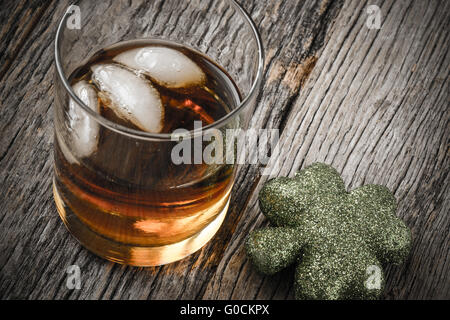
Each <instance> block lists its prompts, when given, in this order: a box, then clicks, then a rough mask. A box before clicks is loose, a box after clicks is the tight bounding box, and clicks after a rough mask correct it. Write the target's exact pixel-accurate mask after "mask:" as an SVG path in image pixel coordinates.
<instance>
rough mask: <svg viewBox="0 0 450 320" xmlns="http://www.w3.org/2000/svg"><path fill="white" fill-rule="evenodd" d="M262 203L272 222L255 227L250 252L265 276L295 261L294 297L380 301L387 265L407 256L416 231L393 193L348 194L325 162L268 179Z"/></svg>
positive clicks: (368, 189) (373, 189) (377, 189)
mask: <svg viewBox="0 0 450 320" xmlns="http://www.w3.org/2000/svg"><path fill="white" fill-rule="evenodd" d="M259 201H260V207H261V210H262V212H263V213H264V215H265V216H266V217H267V218H268V219H269V221H270V222H271V223H272V224H273V225H274V226H275V227H269V228H265V229H261V230H257V231H254V232H252V233H251V234H250V236H249V237H248V239H247V241H246V245H245V247H246V251H247V255H248V257H249V258H250V260H251V261H252V263H253V264H254V266H255V267H256V268H257V270H258V271H260V272H261V273H264V274H274V273H277V272H279V271H281V270H282V269H284V268H285V267H287V266H288V265H290V264H292V263H294V262H297V266H296V270H295V295H296V298H297V299H333V300H334V299H376V298H377V297H379V296H380V294H381V293H382V291H383V287H384V282H385V281H384V276H383V272H382V265H385V264H387V263H395V264H398V263H401V262H402V261H403V260H404V259H405V258H406V256H407V255H408V253H409V249H410V243H411V233H410V230H409V229H408V228H407V227H406V225H405V224H404V223H403V222H402V221H401V220H400V219H398V218H397V217H396V215H395V211H396V207H397V205H396V200H395V198H394V196H393V194H392V193H391V192H390V191H389V190H388V189H387V188H385V187H383V186H378V185H367V186H363V187H360V188H357V189H355V190H353V191H352V192H347V191H346V190H345V186H344V182H343V181H342V179H341V177H340V176H339V174H338V173H337V171H336V170H334V169H333V168H332V167H330V166H328V165H325V164H321V163H316V164H313V165H312V166H310V167H308V168H306V169H304V170H302V171H300V172H299V173H297V175H296V176H295V177H294V178H292V179H290V178H278V179H274V180H271V181H269V182H267V183H266V185H265V186H264V187H263V189H262V190H261V193H260V194H259ZM374 270H380V272H379V273H376V272H375V271H374ZM374 277H378V278H374ZM368 281H375V282H374V283H372V282H369V284H368ZM374 284H375V285H374Z"/></svg>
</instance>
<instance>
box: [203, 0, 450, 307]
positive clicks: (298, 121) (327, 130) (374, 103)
mask: <svg viewBox="0 0 450 320" xmlns="http://www.w3.org/2000/svg"><path fill="white" fill-rule="evenodd" d="M370 4H374V3H373V2H371V3H370ZM367 5H368V3H363V2H360V1H353V2H346V3H345V5H344V8H343V9H342V10H341V13H340V15H339V16H338V17H337V19H336V23H335V25H334V26H333V28H332V29H331V30H330V32H329V33H328V37H327V41H326V44H325V46H324V48H323V50H322V51H321V52H320V57H319V59H318V61H317V63H316V66H315V68H314V70H313V72H312V74H311V76H310V78H309V81H308V82H307V83H306V86H305V87H304V88H303V89H302V91H301V93H300V95H299V96H298V97H297V98H296V100H295V102H294V105H293V108H292V111H291V112H290V114H289V116H288V120H287V122H286V126H285V127H286V129H285V130H284V131H283V135H282V137H281V142H280V143H281V150H282V153H281V154H280V155H279V157H278V159H276V160H277V161H279V163H280V168H279V169H276V170H274V171H273V172H272V176H279V175H282V176H283V175H292V174H294V173H295V172H296V171H297V170H298V169H299V168H302V167H304V166H306V165H309V164H311V163H313V162H315V161H324V162H326V163H329V164H332V165H334V166H335V167H336V168H337V169H338V171H340V172H341V173H342V175H343V177H344V180H345V181H346V183H347V185H348V187H349V188H350V189H351V188H354V187H357V186H359V185H361V184H365V183H379V184H384V185H386V186H388V187H389V188H391V189H392V190H393V191H394V192H395V194H396V196H397V198H398V199H399V209H398V215H399V216H400V217H402V218H403V219H404V220H405V221H406V223H407V224H408V225H409V226H410V227H411V228H412V230H413V235H414V243H413V249H412V253H411V256H410V257H409V260H408V261H407V262H406V263H405V264H404V265H402V266H399V267H389V268H388V272H387V279H388V283H387V290H386V298H415V299H417V298H448V297H449V293H450V292H449V284H448V280H447V279H448V278H449V275H450V264H449V261H448V253H449V237H448V230H449V226H450V218H449V216H448V212H449V209H450V207H449V206H450V203H449V202H450V201H449V196H448V195H449V193H448V192H449V177H448V169H449V167H450V159H449V157H448V151H449V149H448V143H449V139H450V131H449V120H450V119H449V116H450V110H449V82H448V80H449V78H448V77H449V67H450V57H449V52H448V44H449V32H448V30H449V28H448V23H449V18H450V15H449V13H450V10H449V8H448V4H444V3H440V2H437V1H435V2H430V3H423V2H419V1H414V2H409V3H406V2H398V1H397V2H394V1H386V2H384V3H382V4H381V3H379V5H380V7H381V9H382V12H383V13H384V17H383V20H384V22H383V26H382V29H381V30H379V31H377V30H369V29H368V28H367V27H366V26H365V22H366V19H367V15H366V14H365V11H364V9H365V8H366V7H367ZM295 68H297V66H296V65H292V66H289V67H288V68H284V67H282V70H283V71H282V72H281V73H280V71H279V68H277V67H276V66H273V67H272V70H270V71H269V74H270V73H271V72H273V73H275V74H276V76H275V78H279V77H282V78H283V77H284V78H285V79H286V82H285V83H286V90H288V89H289V87H290V79H291V76H290V73H291V70H292V69H295ZM269 78H270V76H269ZM266 179H267V177H263V178H262V179H261V180H260V181H259V184H258V186H257V187H256V188H255V192H254V193H253V194H252V196H251V200H250V201H249V202H248V206H247V207H246V209H245V216H244V217H243V219H241V221H240V222H239V224H238V226H237V230H239V232H237V233H235V234H234V236H233V239H232V241H231V242H230V245H229V246H228V247H227V250H226V252H225V255H224V257H223V259H222V261H221V263H220V264H219V267H218V268H217V271H216V274H215V276H214V278H213V279H212V280H211V281H210V283H209V285H208V288H207V290H206V292H205V295H204V298H209V299H215V298H223V299H229V298H232V299H242V298H258V299H270V298H284V297H285V293H286V292H287V290H286V288H285V286H286V285H285V284H283V283H280V282H282V281H292V276H293V275H292V272H287V273H286V274H282V275H279V276H277V277H273V278H272V277H263V276H261V275H259V274H257V273H256V272H255V271H254V270H253V269H252V268H251V267H250V266H249V263H248V261H247V260H246V258H245V256H244V254H243V250H242V244H243V241H244V238H245V236H246V234H248V232H249V231H250V230H252V229H254V228H255V227H259V226H260V225H262V224H265V221H264V219H263V218H262V216H261V215H260V214H259V209H258V206H257V192H256V191H258V190H259V189H260V187H261V185H262V183H263V182H264V181H265V180H266ZM231 288H235V289H234V290H232V289H231Z"/></svg>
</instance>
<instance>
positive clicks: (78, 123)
mask: <svg viewBox="0 0 450 320" xmlns="http://www.w3.org/2000/svg"><path fill="white" fill-rule="evenodd" d="M72 88H73V91H74V92H75V94H76V95H77V96H78V98H80V99H81V101H83V102H84V104H85V105H87V106H88V107H89V108H90V109H92V110H93V111H95V112H97V113H98V112H100V110H99V108H100V106H99V103H98V98H97V92H96V91H95V89H94V87H93V86H92V85H90V84H89V83H87V82H86V81H80V82H78V83H76V84H75V85H74V86H73V87H72ZM68 115H69V125H70V128H71V129H72V143H73V146H71V147H73V151H74V152H75V154H76V155H77V156H78V157H81V158H84V157H88V156H89V155H91V154H92V153H93V152H94V151H95V150H96V149H97V142H98V132H99V124H98V123H97V122H96V121H95V120H94V119H92V118H91V117H90V116H89V115H88V114H87V113H86V111H84V110H83V109H82V108H81V107H80V106H79V105H78V104H77V103H76V102H75V101H73V100H72V99H70V102H69V111H68Z"/></svg>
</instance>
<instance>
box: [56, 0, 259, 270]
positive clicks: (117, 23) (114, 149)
mask: <svg viewBox="0 0 450 320" xmlns="http://www.w3.org/2000/svg"><path fill="white" fill-rule="evenodd" d="M137 39H141V40H152V41H159V42H161V43H164V42H170V43H177V44H180V45H183V46H186V47H188V48H191V49H192V50H195V51H197V52H199V53H202V54H204V55H205V56H207V57H208V58H210V59H211V60H213V61H215V62H216V63H217V64H218V65H219V66H221V67H222V68H223V69H224V70H226V72H227V73H228V74H229V75H230V77H231V78H232V80H233V81H234V83H235V84H236V87H237V89H238V91H239V95H240V96H239V98H238V99H236V101H235V102H234V103H230V104H229V105H228V106H227V107H228V108H229V111H228V112H227V113H226V115H225V116H223V117H221V118H220V119H215V121H214V122H212V123H211V124H209V125H207V126H205V127H204V128H200V130H198V129H194V130H189V131H187V132H186V133H184V134H183V135H182V137H181V136H180V137H179V138H180V139H181V138H182V139H183V141H192V145H194V143H195V139H202V140H201V141H207V140H208V139H206V136H207V135H210V134H211V131H213V130H215V132H222V133H224V134H225V132H226V130H228V129H232V130H235V129H246V128H247V126H248V122H249V118H250V117H251V115H252V113H253V111H254V108H255V105H256V101H257V97H258V93H259V90H260V86H261V82H262V74H263V66H264V52H263V47H262V43H261V39H260V35H259V33H258V31H257V29H256V27H255V24H254V23H253V21H252V19H251V17H250V16H249V15H248V14H247V13H246V11H245V10H244V9H243V8H242V7H241V6H240V5H239V4H238V3H237V2H236V1H233V0H191V1H189V0H186V1H180V0H137V1H132V2H129V1H116V0H110V1H106V0H100V1H90V0H84V1H83V0H82V1H76V2H75V3H74V4H73V5H70V6H69V3H68V9H67V11H66V12H65V14H64V15H63V17H62V18H61V20H60V22H59V26H58V30H57V34H56V39H55V64H56V68H55V103H54V136H55V139H54V183H53V194H54V199H55V203H56V207H57V210H58V213H59V215H60V217H61V219H62V220H63V222H64V224H65V225H66V227H67V228H68V230H69V231H70V233H71V234H72V235H73V236H74V237H75V238H76V239H77V240H78V241H79V242H80V243H81V244H82V245H83V246H84V247H86V248H87V249H89V250H90V251H92V252H94V253H95V254H97V255H99V256H101V257H103V258H105V259H108V260H110V261H113V262H116V263H122V264H128V265H133V266H156V265H163V264H167V263H171V262H174V261H177V260H180V259H182V258H184V257H186V256H188V255H190V254H192V253H193V252H195V251H197V250H199V249H200V248H201V247H202V246H204V245H205V244H206V243H207V242H208V241H209V240H211V239H212V238H213V236H214V234H215V233H216V232H217V230H218V229H219V227H220V226H221V224H222V222H223V220H224V218H225V216H226V212H227V209H228V205H229V202H230V193H231V189H232V187H233V184H234V180H235V173H236V168H237V164H236V163H233V162H231V163H230V162H229V161H227V160H226V159H222V160H223V161H216V162H215V163H205V161H201V163H194V164H191V163H181V164H178V163H177V164H175V163H173V158H172V151H173V148H174V147H175V146H176V145H177V143H179V141H174V135H173V134H171V133H150V132H145V131H140V130H136V129H133V128H129V127H126V126H123V125H121V124H119V123H116V122H113V121H111V120H108V119H107V118H105V117H103V116H102V115H100V114H99V113H96V112H95V111H93V110H92V109H90V108H89V106H87V105H86V104H85V102H84V101H83V99H81V98H80V97H78V96H77V94H76V93H75V92H74V89H73V87H72V84H71V80H70V76H71V74H72V73H73V72H74V70H76V69H77V68H78V67H79V66H80V65H83V64H84V63H85V61H86V60H87V59H89V58H90V57H92V56H93V55H94V54H96V53H98V52H99V51H101V50H103V49H104V48H110V47H111V46H114V45H115V44H116V43H119V42H124V41H132V40H137ZM69 108H76V114H82V115H83V116H84V117H87V118H89V121H90V123H93V124H94V125H95V127H96V128H98V136H96V139H97V140H96V144H95V151H94V152H93V153H92V154H90V155H86V154H83V153H80V152H77V151H76V149H77V143H76V142H74V135H75V136H76V135H77V132H76V128H74V121H75V122H76V119H75V120H74V119H73V118H74V117H73V114H72V115H71V112H70V110H69ZM209 140H211V139H209ZM78 143H79V141H78ZM84 143H88V144H89V143H90V142H84ZM207 146H208V143H204V142H202V143H200V152H202V151H204V150H205V148H207ZM226 150H228V151H227V152H224V153H223V155H222V157H223V158H225V155H226V154H228V153H229V151H230V150H231V152H234V153H238V152H239V150H238V149H237V147H236V146H235V145H234V142H232V143H231V146H230V144H228V145H227V146H226ZM219 160H220V159H219Z"/></svg>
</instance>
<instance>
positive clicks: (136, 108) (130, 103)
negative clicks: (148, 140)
mask: <svg viewBox="0 0 450 320" xmlns="http://www.w3.org/2000/svg"><path fill="white" fill-rule="evenodd" d="M91 70H92V72H93V73H92V80H93V81H94V82H95V83H96V84H97V85H98V87H99V88H100V90H101V91H102V92H103V93H104V94H106V95H107V97H108V98H109V99H110V100H111V105H110V107H111V109H112V110H113V111H114V113H115V114H116V115H117V116H119V117H121V118H124V119H126V120H128V121H130V122H132V123H133V124H134V125H136V126H137V127H138V128H139V129H141V130H144V131H148V132H151V133H158V132H160V131H161V130H162V128H163V120H164V109H163V106H162V103H161V99H160V96H159V93H158V91H157V90H156V89H155V88H154V87H153V86H152V85H151V83H150V82H148V81H146V80H144V79H142V78H140V77H138V76H137V75H136V74H134V73H133V72H131V71H129V70H126V69H124V68H123V67H120V66H118V65H114V64H98V65H94V66H92V67H91Z"/></svg>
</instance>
